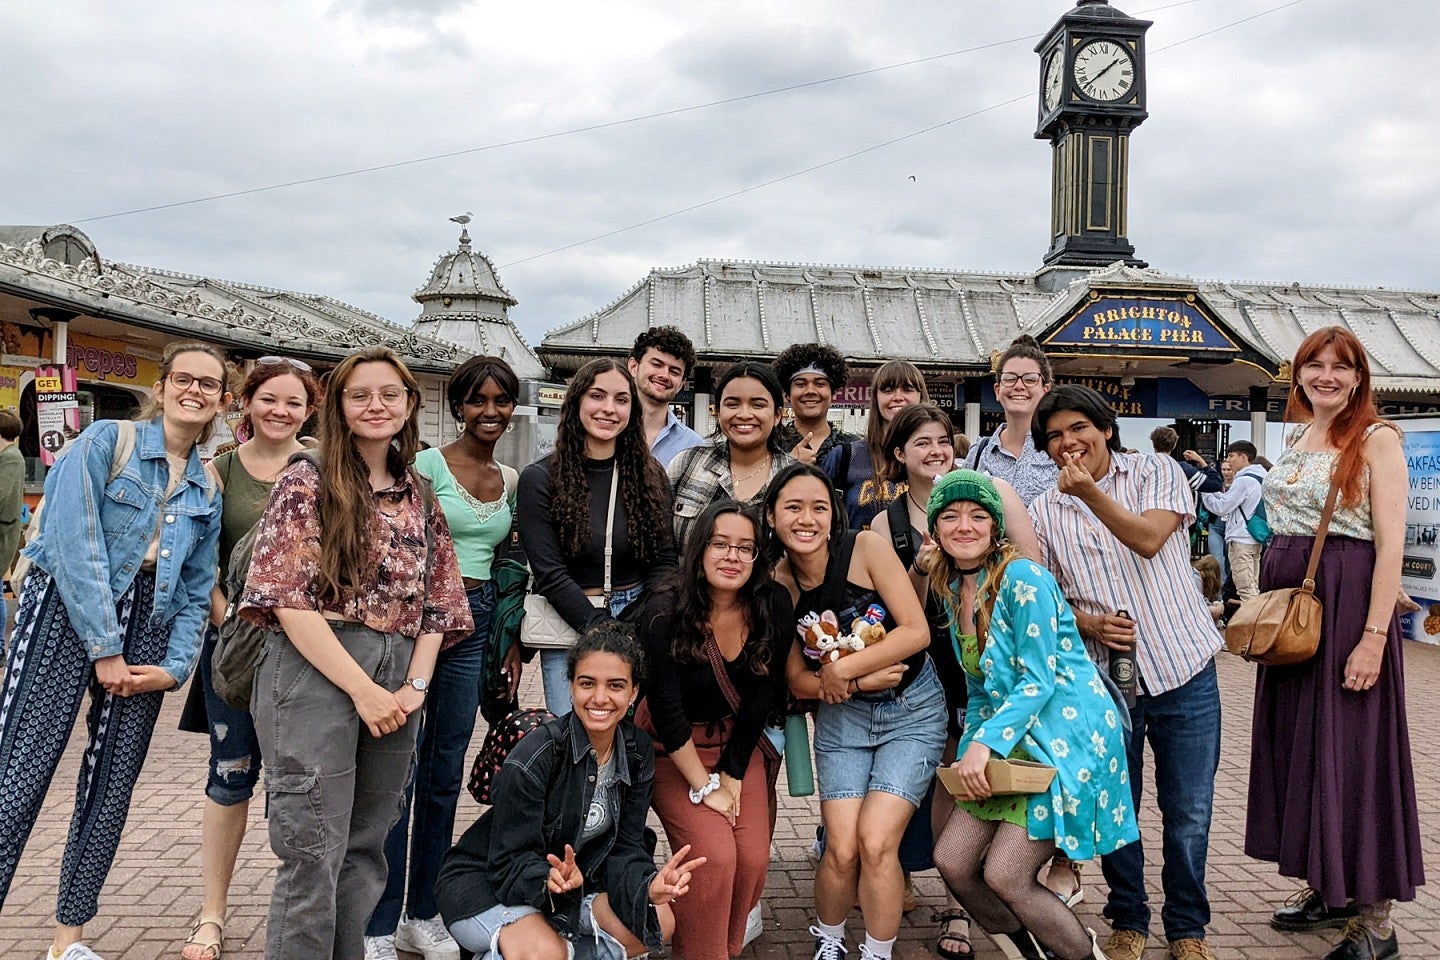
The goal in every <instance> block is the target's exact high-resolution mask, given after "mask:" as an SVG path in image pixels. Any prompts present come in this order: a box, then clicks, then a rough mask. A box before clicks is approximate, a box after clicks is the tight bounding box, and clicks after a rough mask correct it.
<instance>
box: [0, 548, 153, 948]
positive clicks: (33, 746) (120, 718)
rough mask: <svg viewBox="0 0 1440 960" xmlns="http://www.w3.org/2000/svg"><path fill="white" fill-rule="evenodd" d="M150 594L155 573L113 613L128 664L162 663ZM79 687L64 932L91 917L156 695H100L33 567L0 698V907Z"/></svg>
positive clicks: (55, 595) (50, 591)
mask: <svg viewBox="0 0 1440 960" xmlns="http://www.w3.org/2000/svg"><path fill="white" fill-rule="evenodd" d="M154 597H155V579H154V576H153V575H151V574H146V573H142V574H140V575H139V576H137V577H136V579H135V583H134V584H133V585H132V586H131V587H130V589H129V590H127V591H126V592H125V594H124V595H123V596H122V597H121V598H120V600H119V602H118V603H117V604H116V606H115V609H116V614H117V615H118V617H119V620H120V633H121V635H122V636H123V637H124V638H125V660H126V662H128V663H130V664H134V665H140V664H152V665H153V664H158V663H160V662H161V661H162V660H164V658H165V653H166V649H167V647H168V645H169V638H170V631H169V625H168V624H159V625H157V624H153V623H151V622H150V616H149V614H150V610H151V608H152V606H153V605H154ZM87 689H88V690H89V693H90V709H89V711H88V713H87V714H86V717H85V724H86V728H87V730H88V733H89V736H88V738H87V740H86V744H85V755H84V757H83V758H82V760H81V763H80V775H79V778H78V779H77V781H76V784H75V810H74V813H73V814H72V815H71V817H70V834H69V837H68V838H67V840H66V841H65V856H64V859H63V860H62V861H61V863H60V890H59V894H58V896H57V898H56V905H55V919H56V920H57V921H58V922H59V923H61V924H64V925H66V926H72V927H78V926H83V925H84V924H85V923H86V922H87V921H88V920H90V918H91V917H93V916H95V912H96V905H97V902H98V900H99V897H100V888H101V887H103V886H104V885H105V877H106V876H107V875H108V874H109V872H110V865H111V863H112V862H113V861H114V859H115V850H116V848H117V847H118V846H119V845H120V833H121V831H122V830H124V828H125V818H126V815H127V814H128V813H129V811H130V794H131V791H132V790H133V789H134V787H135V781H136V779H138V777H139V776H140V768H141V767H142V766H143V765H144V763H145V754H146V752H147V751H148V750H149V749H150V734H151V732H152V731H153V730H154V729H155V719H156V717H158V716H159V714H160V703H161V699H162V698H163V697H164V694H163V693H141V694H136V695H135V696H131V697H115V696H111V695H110V694H109V693H106V692H105V690H104V688H102V687H101V686H100V684H99V683H97V682H96V680H95V668H94V666H93V665H92V664H91V662H90V658H89V656H88V654H87V653H86V644H85V642H84V641H83V640H81V638H80V637H78V636H76V634H75V629H74V627H72V626H71V623H70V614H69V611H68V610H66V608H65V604H64V602H63V601H62V600H61V599H60V592H59V590H57V589H56V588H55V584H54V582H53V581H52V580H51V579H50V577H49V575H48V574H46V573H45V572H44V571H43V570H41V569H39V568H38V567H32V568H31V572H30V574H29V575H28V576H27V577H26V579H25V584H24V587H23V589H22V593H21V596H20V612H19V614H18V615H17V616H16V618H15V634H14V636H13V637H12V638H11V642H10V651H9V656H8V658H7V659H6V662H5V679H4V688H3V699H0V907H3V906H4V904H5V896H6V894H7V893H8V892H9V890H10V883H11V881H12V880H13V879H14V877H15V870H16V868H17V867H18V866H19V865H20V854H21V852H22V851H23V850H24V849H25V842H26V840H28V839H29V837H30V831H31V829H32V828H34V826H35V818H36V817H37V816H39V814H40V805H41V804H42V803H43V802H44V800H45V793H46V791H47V790H48V789H49V787H50V780H51V778H53V777H54V776H55V768H56V767H57V766H58V765H59V763H60V757H61V755H62V754H63V753H64V752H65V745H66V743H67V742H68V741H69V739H70V731H71V730H72V729H73V728H74V726H75V720H76V718H77V716H78V714H79V711H80V705H81V703H82V702H83V701H84V698H85V693H86V691H87Z"/></svg>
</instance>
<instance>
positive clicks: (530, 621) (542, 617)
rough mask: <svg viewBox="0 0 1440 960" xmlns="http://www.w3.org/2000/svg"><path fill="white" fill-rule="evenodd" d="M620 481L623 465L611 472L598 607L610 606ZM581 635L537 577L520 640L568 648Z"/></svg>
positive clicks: (537, 645) (550, 647)
mask: <svg viewBox="0 0 1440 960" xmlns="http://www.w3.org/2000/svg"><path fill="white" fill-rule="evenodd" d="M619 485H620V467H619V465H618V464H617V465H615V466H614V467H613V468H612V469H611V472H610V506H609V508H608V509H607V510H606V512H605V592H604V593H603V594H601V595H600V596H598V597H591V598H590V602H591V603H593V604H594V605H595V606H596V607H597V608H598V609H602V610H609V609H610V586H611V585H610V558H611V555H612V554H613V553H614V542H613V541H614V534H615V495H616V493H617V492H618V487H619ZM579 639H580V632H579V631H578V630H576V629H575V628H574V627H572V626H570V624H569V623H568V622H566V620H565V618H564V617H562V616H561V615H560V611H559V610H556V609H555V605H554V604H553V603H551V602H550V601H549V600H547V599H546V598H545V596H544V594H541V593H537V592H535V583H534V580H533V579H532V580H531V583H530V592H529V593H527V594H525V620H524V622H522V623H521V625H520V642H521V643H523V644H524V645H525V646H527V647H531V648H533V649H536V650H568V649H569V648H571V647H573V646H575V641H577V640H579Z"/></svg>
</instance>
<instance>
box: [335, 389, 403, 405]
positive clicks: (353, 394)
mask: <svg viewBox="0 0 1440 960" xmlns="http://www.w3.org/2000/svg"><path fill="white" fill-rule="evenodd" d="M409 396H410V391H409V390H408V389H407V388H405V387H385V388H384V389H382V390H366V389H364V388H363V387H356V388H355V389H354V390H346V391H345V393H344V397H345V402H346V403H348V404H349V405H350V406H352V407H368V406H370V402H371V401H372V400H374V399H375V398H376V397H379V398H380V402H381V403H383V404H384V405H385V406H387V407H398V406H400V405H401V404H403V403H404V402H405V399H406V398H407V397H409Z"/></svg>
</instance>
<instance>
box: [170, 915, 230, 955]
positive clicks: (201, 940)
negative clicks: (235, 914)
mask: <svg viewBox="0 0 1440 960" xmlns="http://www.w3.org/2000/svg"><path fill="white" fill-rule="evenodd" d="M224 945H225V921H224V919H223V918H221V917H201V918H200V919H199V920H196V921H195V926H194V927H192V928H191V929H190V937H189V938H188V939H187V940H186V941H185V946H184V947H183V948H182V949H181V951H180V956H182V957H184V958H185V960H220V952H221V950H222V949H223V948H224Z"/></svg>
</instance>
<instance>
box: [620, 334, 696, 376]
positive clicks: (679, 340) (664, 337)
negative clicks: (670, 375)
mask: <svg viewBox="0 0 1440 960" xmlns="http://www.w3.org/2000/svg"><path fill="white" fill-rule="evenodd" d="M650 349H655V350H659V351H660V352H661V353H668V354H670V356H672V357H674V358H675V359H676V360H679V361H680V362H681V363H682V364H683V365H684V367H685V373H684V376H687V377H688V376H690V371H691V370H694V369H695V345H694V344H692V343H691V342H690V338H689V337H687V336H685V333H684V331H682V330H681V329H680V328H679V327H670V326H665V327H650V328H648V329H646V330H641V331H640V335H639V336H638V337H636V338H635V345H634V346H633V347H631V348H630V359H631V360H634V361H635V362H636V363H639V362H640V361H641V360H642V359H644V357H645V351H646V350H650Z"/></svg>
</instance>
